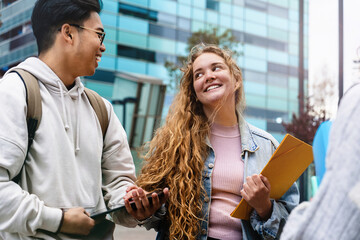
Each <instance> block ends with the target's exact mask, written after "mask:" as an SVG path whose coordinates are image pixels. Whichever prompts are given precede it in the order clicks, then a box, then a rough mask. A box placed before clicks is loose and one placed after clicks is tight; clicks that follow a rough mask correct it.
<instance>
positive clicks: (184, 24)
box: [177, 17, 191, 31]
mask: <svg viewBox="0 0 360 240" xmlns="http://www.w3.org/2000/svg"><path fill="white" fill-rule="evenodd" d="M177 26H178V28H180V29H184V30H187V31H191V21H190V19H186V18H182V17H178V22H177Z"/></svg>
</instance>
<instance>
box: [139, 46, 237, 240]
mask: <svg viewBox="0 0 360 240" xmlns="http://www.w3.org/2000/svg"><path fill="white" fill-rule="evenodd" d="M203 53H214V54H217V55H219V56H220V57H222V58H223V59H224V61H225V63H226V64H227V65H228V67H229V69H230V73H231V74H232V76H233V79H235V81H237V82H239V84H238V86H239V87H237V88H236V89H234V92H235V101H236V107H237V108H238V109H239V110H240V112H242V110H243V105H244V104H243V103H244V94H243V87H242V74H241V70H240V68H239V67H238V66H237V64H236V62H235V60H234V59H233V58H232V57H231V53H230V52H229V51H226V50H223V49H221V48H219V47H217V46H215V45H205V44H199V45H196V46H195V47H194V48H193V49H192V50H191V52H190V55H189V57H188V60H187V63H186V64H185V65H184V67H183V68H182V69H181V70H182V71H183V73H184V74H183V76H182V78H181V82H180V90H179V93H178V94H177V95H176V97H175V99H174V101H173V103H172V105H171V107H170V109H169V113H168V115H167V118H166V122H165V124H164V125H163V126H162V127H161V128H159V129H158V130H157V131H156V133H155V137H154V138H153V139H152V140H151V142H150V143H149V144H148V145H147V150H148V151H147V154H146V155H145V157H144V163H145V165H144V166H143V168H142V171H141V174H140V176H139V178H138V181H137V184H138V186H140V187H142V188H143V189H145V190H146V191H153V190H157V189H162V188H164V187H169V189H170V193H171V194H170V198H169V199H168V202H167V210H168V213H167V218H168V219H167V220H169V221H170V228H169V236H170V239H195V238H196V236H197V235H198V233H199V229H200V220H201V218H200V216H201V214H200V213H201V209H202V200H201V199H202V196H203V194H205V189H204V187H203V184H202V171H203V168H204V161H205V159H206V157H207V155H208V146H207V144H206V139H207V137H208V135H209V131H210V125H209V119H208V118H207V117H206V115H205V113H204V111H203V108H202V104H201V103H200V102H199V101H198V100H197V97H196V93H195V90H194V87H193V63H194V61H195V59H196V58H197V57H199V56H200V55H201V54H203Z"/></svg>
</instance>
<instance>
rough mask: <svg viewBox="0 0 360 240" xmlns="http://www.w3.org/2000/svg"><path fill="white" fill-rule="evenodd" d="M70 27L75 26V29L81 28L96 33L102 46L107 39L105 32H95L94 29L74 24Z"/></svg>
mask: <svg viewBox="0 0 360 240" xmlns="http://www.w3.org/2000/svg"><path fill="white" fill-rule="evenodd" d="M69 25H70V26H73V27H77V28H81V29H85V30H90V31H93V32H95V33H96V34H97V35H98V37H99V40H100V45H101V44H103V41H104V38H105V32H101V31H98V30H95V29H92V28H88V27H84V26H80V25H78V24H74V23H70V24H69Z"/></svg>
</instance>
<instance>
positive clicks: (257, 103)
mask: <svg viewBox="0 0 360 240" xmlns="http://www.w3.org/2000/svg"><path fill="white" fill-rule="evenodd" d="M245 99H246V106H249V107H257V108H265V107H266V99H265V98H264V97H262V96H257V95H253V94H246V95H245Z"/></svg>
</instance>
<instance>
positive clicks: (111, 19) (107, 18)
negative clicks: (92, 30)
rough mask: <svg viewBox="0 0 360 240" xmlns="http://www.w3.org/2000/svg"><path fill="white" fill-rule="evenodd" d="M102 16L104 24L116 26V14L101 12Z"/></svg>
mask: <svg viewBox="0 0 360 240" xmlns="http://www.w3.org/2000/svg"><path fill="white" fill-rule="evenodd" d="M100 18H101V22H102V24H103V25H104V26H112V27H116V15H115V14H110V13H105V12H101V13H100Z"/></svg>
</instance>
